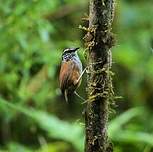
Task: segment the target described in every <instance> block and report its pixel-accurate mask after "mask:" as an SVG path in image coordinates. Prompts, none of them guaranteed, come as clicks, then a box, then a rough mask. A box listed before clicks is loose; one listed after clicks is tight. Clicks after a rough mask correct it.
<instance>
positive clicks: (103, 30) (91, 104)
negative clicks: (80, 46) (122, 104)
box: [84, 0, 114, 152]
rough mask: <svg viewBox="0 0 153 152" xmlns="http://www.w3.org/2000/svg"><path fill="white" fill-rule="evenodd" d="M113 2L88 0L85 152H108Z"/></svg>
mask: <svg viewBox="0 0 153 152" xmlns="http://www.w3.org/2000/svg"><path fill="white" fill-rule="evenodd" d="M113 16H114V0H90V7H89V27H88V28H87V31H88V32H87V34H86V35H85V38H84V39H85V44H86V46H87V49H88V69H87V74H88V75H87V82H88V86H87V92H88V100H87V110H86V113H85V123H86V143H85V152H112V151H113V148H112V145H111V144H110V142H109V140H108V137H107V121H108V113H109V104H110V102H112V98H113V90H112V82H111V72H110V68H111V51H110V48H111V47H112V45H113V41H114V39H113V36H112V34H111V25H112V20H113Z"/></svg>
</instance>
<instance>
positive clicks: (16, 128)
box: [0, 0, 153, 152]
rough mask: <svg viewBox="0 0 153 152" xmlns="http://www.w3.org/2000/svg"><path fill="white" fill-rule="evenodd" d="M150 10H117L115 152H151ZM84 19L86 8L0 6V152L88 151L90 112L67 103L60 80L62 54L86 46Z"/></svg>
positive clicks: (60, 0)
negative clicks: (86, 115)
mask: <svg viewBox="0 0 153 152" xmlns="http://www.w3.org/2000/svg"><path fill="white" fill-rule="evenodd" d="M152 5H153V2H152V1H151V0H148V1H147V2H146V1H145V0H141V1H136V0H123V1H117V3H116V13H115V19H114V24H113V32H114V33H115V35H116V39H117V42H116V46H115V47H114V48H113V49H112V52H113V61H114V63H113V71H114V72H115V76H114V90H115V92H116V95H119V96H122V99H119V100H118V101H117V102H116V105H117V106H116V107H114V108H115V109H116V113H113V114H110V117H111V120H110V122H109V126H108V134H109V137H110V138H111V139H112V141H113V143H114V151H115V152H129V151H131V152H135V151H136V152H151V151H152V150H153V132H152V130H153V121H152V120H153V115H152V112H153V68H152V65H153V20H152V14H153V9H152ZM85 13H88V1H87V0H86V1H82V0H78V1H73V0H56V1H55V0H54V1H53V0H26V1H25V0H0V42H1V43H0V151H2V152H3V151H4V152H6V151H9V152H18V151H19V152H21V151H22V152H33V151H37V152H82V151H83V144H84V143H83V142H84V124H83V115H82V111H83V109H84V107H85V105H84V104H81V103H80V101H79V100H78V99H77V97H76V98H75V100H76V102H75V101H74V102H71V103H69V104H66V103H65V101H64V99H63V97H62V95H61V93H60V90H59V86H58V72H59V67H60V61H61V52H62V50H63V49H64V48H65V47H72V46H73V47H75V46H77V47H78V46H83V41H82V38H83V36H84V34H85V33H84V31H82V30H80V29H79V28H78V27H79V25H83V26H87V23H86V22H83V21H82V18H83V17H84V16H85ZM84 50H85V49H84V48H83V49H80V53H79V55H80V57H81V59H82V61H83V63H85V59H84V57H83V53H84ZM84 65H85V64H84ZM85 85H86V81H85V78H84V79H83V83H82V85H81V87H80V88H79V90H78V91H79V93H80V94H81V95H82V96H84V97H85V96H86V94H85ZM77 101H78V102H77Z"/></svg>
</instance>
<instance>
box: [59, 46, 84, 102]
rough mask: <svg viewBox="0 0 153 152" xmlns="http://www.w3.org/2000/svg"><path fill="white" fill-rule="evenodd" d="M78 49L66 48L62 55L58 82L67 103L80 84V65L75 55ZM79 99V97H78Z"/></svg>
mask: <svg viewBox="0 0 153 152" xmlns="http://www.w3.org/2000/svg"><path fill="white" fill-rule="evenodd" d="M78 49H79V48H67V49H65V50H64V51H63V53H62V63H61V69H60V74H59V82H60V88H61V91H62V94H63V95H64V97H65V100H66V102H68V98H69V96H71V95H72V94H73V93H75V94H76V95H77V96H79V95H78V94H77V93H76V92H75V90H76V89H77V87H78V86H79V85H80V83H81V77H82V75H83V73H84V71H85V70H84V71H83V72H82V63H81V61H80V58H79V56H78V54H77V51H78ZM79 97H80V96H79Z"/></svg>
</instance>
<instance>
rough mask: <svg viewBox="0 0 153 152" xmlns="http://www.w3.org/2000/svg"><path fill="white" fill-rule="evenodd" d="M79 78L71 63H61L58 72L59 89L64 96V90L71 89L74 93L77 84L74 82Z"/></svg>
mask: <svg viewBox="0 0 153 152" xmlns="http://www.w3.org/2000/svg"><path fill="white" fill-rule="evenodd" d="M79 76H80V73H79V69H78V67H77V66H76V64H75V63H74V62H73V61H68V62H65V63H62V65H61V70H60V77H59V80H60V88H61V91H62V93H63V94H64V91H65V90H69V89H72V91H74V90H75V89H76V87H77V85H78V84H76V81H77V80H78V78H79Z"/></svg>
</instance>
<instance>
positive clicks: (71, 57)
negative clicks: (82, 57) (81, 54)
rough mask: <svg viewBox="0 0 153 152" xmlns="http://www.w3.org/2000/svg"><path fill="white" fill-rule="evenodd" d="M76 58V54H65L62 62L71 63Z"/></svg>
mask: <svg viewBox="0 0 153 152" xmlns="http://www.w3.org/2000/svg"><path fill="white" fill-rule="evenodd" d="M75 57H76V54H75V53H66V54H63V56H62V61H66V62H67V61H69V60H73V58H75Z"/></svg>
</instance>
